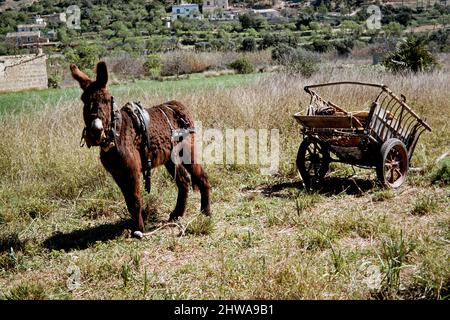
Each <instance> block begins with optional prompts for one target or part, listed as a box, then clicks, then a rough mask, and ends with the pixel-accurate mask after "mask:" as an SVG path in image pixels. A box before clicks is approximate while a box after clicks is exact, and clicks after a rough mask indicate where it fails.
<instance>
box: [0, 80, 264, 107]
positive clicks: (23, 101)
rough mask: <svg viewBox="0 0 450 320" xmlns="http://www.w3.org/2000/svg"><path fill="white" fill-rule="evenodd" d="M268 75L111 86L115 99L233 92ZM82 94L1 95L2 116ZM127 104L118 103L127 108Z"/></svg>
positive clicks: (69, 90) (73, 91)
mask: <svg viewBox="0 0 450 320" xmlns="http://www.w3.org/2000/svg"><path fill="white" fill-rule="evenodd" d="M264 76H265V75H261V74H256V73H253V74H247V75H222V76H218V77H208V78H206V77H205V76H204V75H202V74H193V75H190V77H189V79H182V80H176V81H175V80H166V81H157V80H137V81H135V82H132V83H126V84H118V85H112V86H110V92H111V94H112V95H114V96H123V95H126V96H129V97H133V96H142V95H153V94H158V95H160V94H164V95H167V96H171V95H174V94H175V93H178V92H191V91H205V90H210V89H212V88H215V87H218V88H222V89H230V88H233V87H236V86H239V85H241V84H245V83H248V82H251V81H254V80H257V79H259V78H261V77H264ZM80 95H81V91H80V89H79V88H78V86H76V87H73V88H64V89H45V90H31V91H26V92H11V93H0V115H1V114H4V113H13V112H21V111H26V110H29V109H30V108H31V110H36V109H37V110H39V109H40V108H42V107H44V106H54V107H57V104H58V103H62V102H64V101H68V100H74V99H77V98H79V97H80ZM125 102H126V101H120V100H119V103H121V104H125Z"/></svg>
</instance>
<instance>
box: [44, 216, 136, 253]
mask: <svg viewBox="0 0 450 320" xmlns="http://www.w3.org/2000/svg"><path fill="white" fill-rule="evenodd" d="M129 226H130V221H129V220H121V221H118V222H114V223H107V224H102V225H99V226H95V227H92V228H88V229H82V230H74V231H71V232H69V233H57V234H54V235H52V236H51V237H49V238H48V239H46V240H45V241H44V243H43V246H44V247H45V248H47V249H52V250H65V251H71V250H82V249H86V248H88V247H90V246H91V245H93V244H94V243H95V242H97V241H108V240H112V239H115V238H117V237H119V236H121V235H122V234H123V233H124V231H125V230H126V228H128V227H129Z"/></svg>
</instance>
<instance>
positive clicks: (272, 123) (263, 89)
mask: <svg viewBox="0 0 450 320" xmlns="http://www.w3.org/2000/svg"><path fill="white" fill-rule="evenodd" d="M342 80H349V81H362V82H372V83H384V84H387V85H388V86H389V87H390V88H391V89H392V90H393V91H394V92H396V93H403V94H404V95H405V96H406V97H407V98H408V102H409V104H410V105H411V106H412V107H413V109H414V110H415V111H416V112H418V113H419V114H420V115H421V116H422V117H423V118H425V119H427V121H428V123H429V124H430V125H431V126H432V128H433V129H434V130H433V132H432V133H425V134H424V135H423V137H422V139H421V140H420V142H419V146H418V150H419V153H420V152H422V153H423V154H420V155H419V156H418V157H417V158H416V159H415V161H416V162H415V163H417V164H423V162H424V161H431V160H426V159H427V157H429V158H430V159H433V158H435V157H437V156H439V155H440V154H441V153H442V152H444V151H445V149H446V148H448V141H450V133H449V127H448V126H449V124H448V118H447V117H448V115H449V114H450V103H449V101H450V90H449V89H450V88H449V84H450V75H449V73H448V72H446V71H445V70H444V71H440V72H435V73H430V74H418V75H409V76H406V77H398V76H394V75H391V74H386V73H383V72H380V71H377V70H373V69H371V68H367V69H364V68H358V69H354V68H351V67H333V68H323V69H322V70H321V71H320V72H319V73H318V74H316V75H315V76H313V77H312V78H309V79H305V78H302V77H291V76H284V75H282V74H273V75H270V76H268V77H265V78H263V79H261V80H259V81H256V82H253V83H250V84H244V85H241V86H238V87H236V88H232V89H223V88H221V87H220V86H217V87H216V88H214V89H211V90H208V91H207V92H206V91H199V92H176V93H175V94H173V95H170V96H168V94H167V93H161V94H156V95H151V96H150V95H148V94H146V93H145V92H142V94H141V95H140V96H129V95H128V94H123V95H122V96H119V97H116V98H117V99H118V100H119V101H122V102H124V101H130V100H135V101H136V100H140V101H142V102H143V103H144V104H145V105H148V106H150V105H155V104H158V103H161V102H164V101H167V100H169V99H178V100H180V101H182V102H183V103H185V104H186V105H187V106H189V108H190V109H191V110H192V112H193V113H194V115H195V118H196V119H197V120H198V121H201V122H202V124H203V127H204V128H205V127H206V128H208V127H214V128H244V129H245V128H266V129H272V128H277V129H279V130H280V137H281V139H282V148H281V155H280V163H281V165H282V169H283V172H284V173H287V174H288V173H293V172H294V171H295V170H294V167H293V159H294V156H295V151H296V148H297V147H298V144H299V140H300V137H299V126H298V125H297V124H296V123H295V121H294V119H293V118H292V115H293V114H294V113H295V112H298V111H300V110H303V109H304V108H305V107H306V106H307V105H308V103H309V96H308V95H307V94H306V93H305V92H304V91H303V87H304V86H305V85H307V84H312V83H323V82H328V81H342ZM205 81H207V79H206V80H205ZM320 92H321V93H322V94H323V95H324V96H326V97H330V99H331V100H332V101H335V102H336V103H338V104H339V105H341V106H343V107H345V108H347V109H349V110H358V109H359V110H360V109H364V108H367V107H368V106H369V105H370V102H371V100H372V99H373V98H374V97H375V95H376V91H373V90H371V89H369V90H366V89H361V88H355V87H349V86H336V87H333V88H331V89H328V90H321V91H320ZM0 128H1V136H2V139H1V140H0V176H1V177H2V183H5V182H8V181H9V182H11V183H14V185H15V186H16V187H17V186H20V185H23V186H26V185H27V184H28V183H30V182H37V181H40V182H42V183H44V184H46V185H49V186H53V187H54V188H56V189H57V190H62V189H65V188H68V187H69V188H74V189H77V188H80V187H82V188H91V187H93V184H95V183H96V181H99V180H98V178H99V177H102V179H100V181H104V177H103V176H104V174H103V173H102V172H103V171H102V170H100V169H99V163H98V160H97V152H98V151H97V150H95V149H91V150H86V149H81V148H79V146H78V145H79V139H80V135H81V130H82V128H83V123H82V117H81V102H79V101H77V100H71V101H63V100H60V101H58V102H57V103H56V105H48V106H47V107H46V108H44V109H42V110H40V111H36V112H30V113H24V114H21V115H20V116H17V115H4V116H3V117H2V118H1V119H0Z"/></svg>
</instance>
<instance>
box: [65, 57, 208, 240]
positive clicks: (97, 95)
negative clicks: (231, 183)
mask: <svg viewBox="0 0 450 320" xmlns="http://www.w3.org/2000/svg"><path fill="white" fill-rule="evenodd" d="M70 70H71V72H72V76H73V78H74V79H75V80H77V81H78V83H79V84H80V87H81V89H82V90H83V93H82V95H81V100H82V101H83V104H84V107H83V118H84V124H85V129H84V131H83V138H84V141H85V143H86V145H87V147H88V148H90V147H94V146H99V147H100V160H101V163H102V164H103V166H104V167H105V169H106V170H107V171H108V172H109V173H110V174H111V175H112V177H113V178H114V180H115V182H116V183H117V184H118V186H119V188H120V190H121V191H122V194H123V196H124V198H125V202H126V205H127V208H128V211H129V213H130V214H131V217H132V230H133V231H134V232H133V235H134V236H135V237H138V238H141V237H142V235H143V234H142V233H143V231H144V221H143V217H142V197H141V175H142V174H144V176H145V173H146V170H148V171H147V173H148V179H149V177H150V176H149V174H150V170H151V169H152V168H156V167H158V166H161V165H164V166H165V167H166V169H167V171H168V172H169V174H170V175H171V176H172V177H173V179H174V180H175V182H176V185H177V187H178V198H177V203H176V206H175V209H174V210H173V211H172V212H171V214H170V217H169V221H172V220H176V219H178V218H179V217H181V216H183V214H184V212H185V209H186V202H187V196H188V192H189V186H190V183H191V180H190V178H189V175H190V177H191V179H192V187H193V189H194V190H200V194H201V207H200V210H201V212H202V213H203V214H205V215H207V216H209V215H210V189H211V186H210V184H209V182H208V175H207V173H206V172H205V171H204V169H203V168H202V166H201V165H200V164H198V163H196V162H195V157H194V155H195V140H194V137H195V133H193V132H192V131H190V132H189V133H188V134H185V135H184V136H183V139H182V140H181V141H176V139H174V134H173V133H174V131H176V130H181V129H185V128H186V127H189V128H193V127H194V120H193V117H192V116H191V114H190V113H189V111H188V110H187V108H186V107H185V106H184V105H183V104H182V103H180V102H178V101H169V102H166V103H164V104H161V105H158V106H154V107H152V108H148V109H141V113H142V114H144V113H145V114H144V116H146V117H147V118H148V119H147V120H149V125H148V126H147V125H146V126H145V127H146V128H145V129H146V130H144V131H142V127H140V126H139V121H137V119H136V117H135V116H134V115H133V113H132V112H129V111H130V108H128V109H127V108H126V106H127V105H128V104H127V105H126V106H124V107H122V108H121V109H120V110H119V109H118V108H117V106H116V105H115V102H114V97H112V96H111V94H110V93H109V92H108V89H107V88H106V85H107V82H108V70H107V67H106V64H105V62H103V61H100V62H99V63H98V64H97V68H96V73H97V76H96V79H95V81H94V80H91V79H90V78H89V77H88V76H87V75H86V74H85V73H84V72H82V71H80V69H79V68H78V67H77V66H76V65H74V64H71V65H70ZM119 120H120V121H119ZM147 131H148V132H147ZM174 140H175V141H174ZM174 148H178V149H174ZM175 150H183V151H184V150H188V151H189V152H188V153H190V157H191V161H176V160H174V159H176V157H174V156H173V154H177V152H176V151H175ZM178 155H179V154H178ZM149 182H150V180H148V183H149ZM146 187H148V189H149V185H148V186H146ZM147 191H149V190H147Z"/></svg>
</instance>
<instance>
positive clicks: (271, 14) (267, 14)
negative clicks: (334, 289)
mask: <svg viewBox="0 0 450 320" xmlns="http://www.w3.org/2000/svg"><path fill="white" fill-rule="evenodd" d="M252 12H253V13H254V14H260V15H262V16H263V17H264V18H266V19H269V20H270V19H275V18H278V17H279V16H280V12H279V11H278V10H275V9H261V10H256V9H253V10H252Z"/></svg>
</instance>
